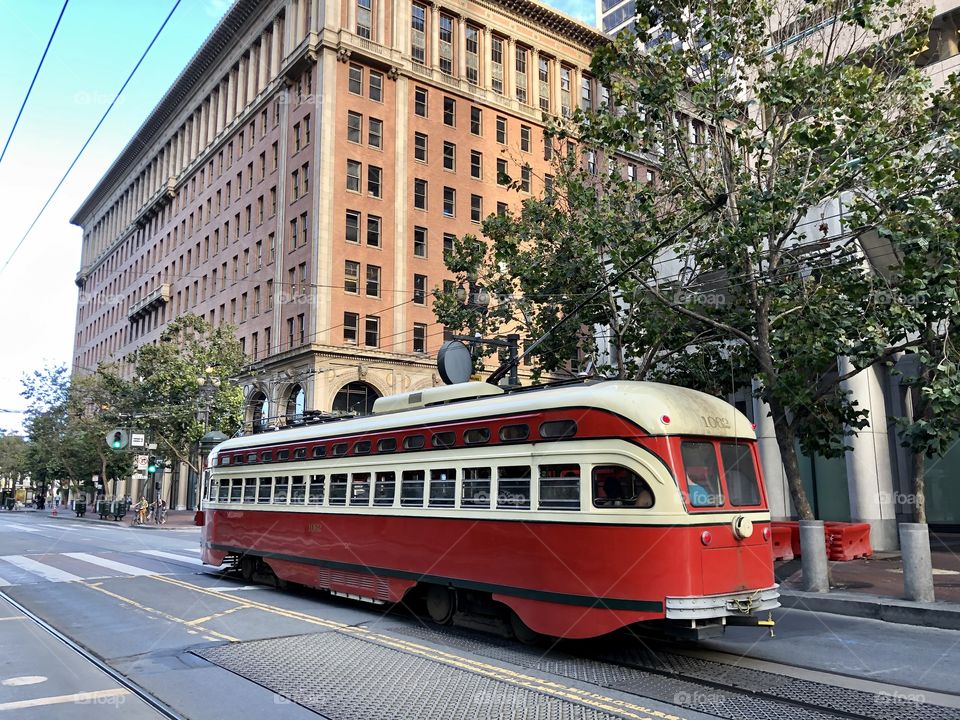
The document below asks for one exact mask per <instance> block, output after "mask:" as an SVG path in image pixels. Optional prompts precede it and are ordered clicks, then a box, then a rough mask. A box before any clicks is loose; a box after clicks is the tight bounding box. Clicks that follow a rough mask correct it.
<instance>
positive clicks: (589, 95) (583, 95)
mask: <svg viewBox="0 0 960 720" xmlns="http://www.w3.org/2000/svg"><path fill="white" fill-rule="evenodd" d="M580 108H581V109H582V110H583V111H584V112H589V111H590V110H593V78H592V77H589V76H588V75H581V76H580Z"/></svg>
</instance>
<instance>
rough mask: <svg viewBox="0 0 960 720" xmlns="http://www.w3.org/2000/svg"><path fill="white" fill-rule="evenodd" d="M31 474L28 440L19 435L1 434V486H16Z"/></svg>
mask: <svg viewBox="0 0 960 720" xmlns="http://www.w3.org/2000/svg"><path fill="white" fill-rule="evenodd" d="M29 475H30V472H29V469H28V467H27V441H26V440H25V439H24V438H23V437H21V436H19V435H13V434H9V435H8V434H3V435H0V487H6V486H7V485H8V484H9V485H11V486H12V487H16V486H17V485H19V484H21V483H22V482H23V481H24V480H25V479H26V478H27V477H29Z"/></svg>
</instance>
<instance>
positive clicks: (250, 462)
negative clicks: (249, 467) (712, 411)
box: [247, 453, 257, 464]
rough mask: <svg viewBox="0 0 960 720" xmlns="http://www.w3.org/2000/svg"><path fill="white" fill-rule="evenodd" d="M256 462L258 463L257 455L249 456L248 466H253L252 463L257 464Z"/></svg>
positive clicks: (251, 454)
mask: <svg viewBox="0 0 960 720" xmlns="http://www.w3.org/2000/svg"><path fill="white" fill-rule="evenodd" d="M256 461H257V454H256V453H250V454H249V455H247V464H252V463H255V462H256Z"/></svg>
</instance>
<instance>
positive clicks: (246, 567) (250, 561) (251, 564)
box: [240, 555, 257, 582]
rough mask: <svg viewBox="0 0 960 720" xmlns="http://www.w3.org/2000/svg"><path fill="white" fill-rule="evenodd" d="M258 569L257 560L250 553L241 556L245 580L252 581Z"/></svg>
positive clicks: (241, 566) (242, 573)
mask: <svg viewBox="0 0 960 720" xmlns="http://www.w3.org/2000/svg"><path fill="white" fill-rule="evenodd" d="M256 569H257V561H256V560H255V559H254V558H252V557H250V556H249V555H244V556H243V557H242V558H240V575H241V576H242V577H243V579H244V581H246V582H250V581H251V580H253V573H254V572H255V571H256Z"/></svg>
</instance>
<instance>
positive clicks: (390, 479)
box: [373, 472, 397, 505]
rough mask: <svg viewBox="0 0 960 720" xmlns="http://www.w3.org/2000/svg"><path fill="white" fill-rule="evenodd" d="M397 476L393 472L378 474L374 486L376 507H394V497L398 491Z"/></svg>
mask: <svg viewBox="0 0 960 720" xmlns="http://www.w3.org/2000/svg"><path fill="white" fill-rule="evenodd" d="M396 478H397V476H396V474H395V473H393V472H378V473H377V481H376V483H375V484H374V486H373V504H374V505H393V496H394V495H395V494H396V490H397V480H396Z"/></svg>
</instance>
